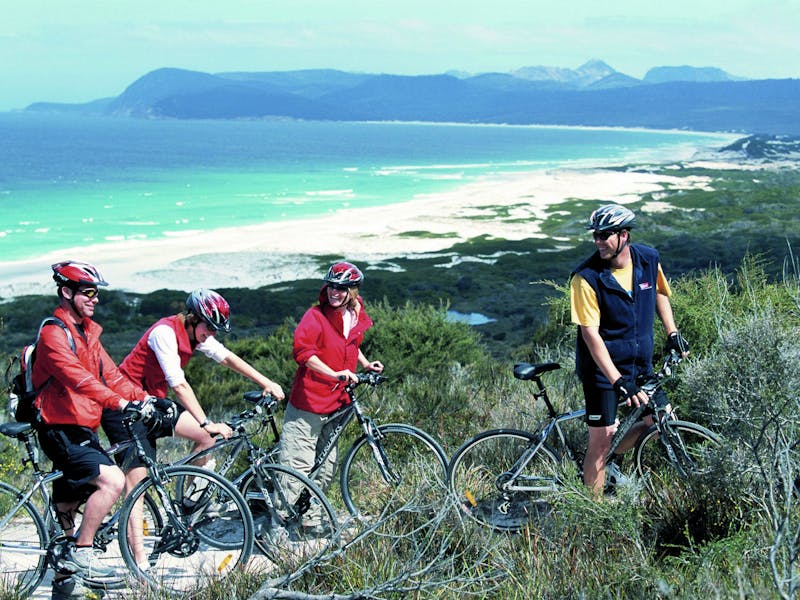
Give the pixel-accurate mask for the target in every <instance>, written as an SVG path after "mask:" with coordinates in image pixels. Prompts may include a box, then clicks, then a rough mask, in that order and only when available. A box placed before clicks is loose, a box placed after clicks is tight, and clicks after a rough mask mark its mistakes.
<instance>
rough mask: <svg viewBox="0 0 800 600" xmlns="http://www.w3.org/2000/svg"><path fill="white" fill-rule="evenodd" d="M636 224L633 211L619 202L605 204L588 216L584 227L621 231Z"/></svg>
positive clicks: (596, 229)
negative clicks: (587, 221)
mask: <svg viewBox="0 0 800 600" xmlns="http://www.w3.org/2000/svg"><path fill="white" fill-rule="evenodd" d="M635 226H636V215H635V214H633V211H632V210H630V209H629V208H625V207H624V206H620V205H619V204H606V205H605V206H601V207H600V208H598V209H597V210H595V211H594V212H593V213H592V214H591V215H590V216H589V223H588V225H586V229H591V230H594V231H621V230H623V229H633V228H634V227H635Z"/></svg>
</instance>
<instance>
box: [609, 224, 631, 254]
mask: <svg viewBox="0 0 800 600" xmlns="http://www.w3.org/2000/svg"><path fill="white" fill-rule="evenodd" d="M623 231H628V230H627V229H620V231H619V233H618V234H617V251H616V252H614V254H613V255H612V256H611V260H614V259H615V258H617V257H618V256H619V255H620V253H621V252H622V251H623V250H625V248H626V247H627V245H628V244H629V243H630V241H631V233H630V231H628V238H627V239H626V240H625V243H624V244H623V243H622V240H621V239H620V234H622V232H623Z"/></svg>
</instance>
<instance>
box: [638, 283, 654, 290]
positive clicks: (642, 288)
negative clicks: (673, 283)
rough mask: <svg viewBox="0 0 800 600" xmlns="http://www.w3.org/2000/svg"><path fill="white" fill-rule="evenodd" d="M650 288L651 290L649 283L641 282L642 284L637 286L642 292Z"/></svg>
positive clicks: (651, 286)
mask: <svg viewBox="0 0 800 600" xmlns="http://www.w3.org/2000/svg"><path fill="white" fill-rule="evenodd" d="M652 288H653V285H652V284H651V283H650V282H649V281H643V282H642V283H640V284H639V289H640V290H642V291H644V290H649V289H652Z"/></svg>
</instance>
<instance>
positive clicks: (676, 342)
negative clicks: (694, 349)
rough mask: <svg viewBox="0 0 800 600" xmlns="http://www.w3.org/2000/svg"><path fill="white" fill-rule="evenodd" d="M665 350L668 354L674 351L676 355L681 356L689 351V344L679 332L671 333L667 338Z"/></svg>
mask: <svg viewBox="0 0 800 600" xmlns="http://www.w3.org/2000/svg"><path fill="white" fill-rule="evenodd" d="M667 350H668V351H670V352H671V351H673V350H674V351H675V352H677V353H678V354H683V353H684V352H688V351H689V342H687V341H686V339H685V338H684V337H683V336H682V335H681V334H680V332H679V331H673V332H672V333H670V334H669V335H668V336H667Z"/></svg>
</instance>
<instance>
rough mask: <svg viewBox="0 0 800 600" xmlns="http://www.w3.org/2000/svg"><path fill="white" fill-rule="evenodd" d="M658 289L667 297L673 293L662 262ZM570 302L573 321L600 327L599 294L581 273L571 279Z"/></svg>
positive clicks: (578, 323) (657, 283)
mask: <svg viewBox="0 0 800 600" xmlns="http://www.w3.org/2000/svg"><path fill="white" fill-rule="evenodd" d="M656 291H657V292H658V293H659V294H664V295H665V296H667V297H669V296H671V295H672V289H671V288H670V287H669V282H668V281H667V278H666V276H665V275H664V271H663V270H662V269H661V264H660V263H659V265H658V281H656ZM569 304H570V313H571V317H572V322H573V323H575V324H576V325H582V326H584V327H600V305H599V304H598V302H597V294H595V293H594V290H593V289H592V286H590V285H589V284H588V283H587V282H586V280H585V279H584V278H583V277H581V276H580V275H574V276H573V277H572V281H570V285H569Z"/></svg>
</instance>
